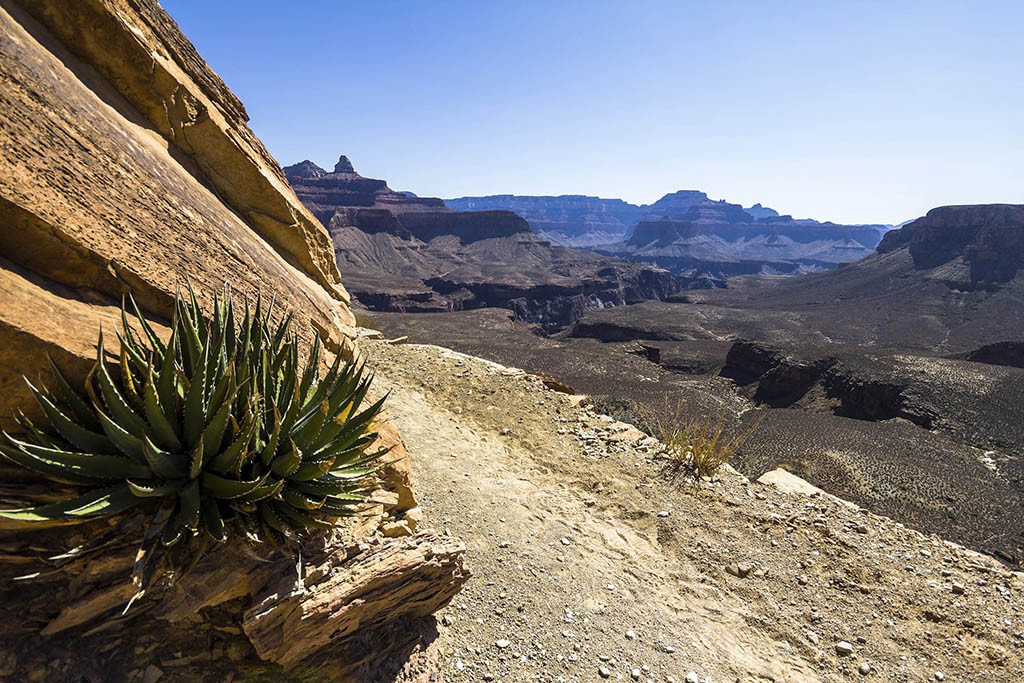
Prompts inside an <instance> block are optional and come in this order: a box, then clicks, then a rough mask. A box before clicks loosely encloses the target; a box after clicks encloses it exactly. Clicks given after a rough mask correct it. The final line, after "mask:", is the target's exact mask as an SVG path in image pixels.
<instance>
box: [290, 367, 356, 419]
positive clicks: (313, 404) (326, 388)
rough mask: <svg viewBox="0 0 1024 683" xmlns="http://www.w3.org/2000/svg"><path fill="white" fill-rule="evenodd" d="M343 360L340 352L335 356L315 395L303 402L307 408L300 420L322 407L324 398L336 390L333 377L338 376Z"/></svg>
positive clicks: (314, 392)
mask: <svg viewBox="0 0 1024 683" xmlns="http://www.w3.org/2000/svg"><path fill="white" fill-rule="evenodd" d="M342 360H344V359H343V357H342V355H341V354H340V353H339V354H337V355H336V356H335V357H334V362H333V363H332V364H331V367H330V369H329V370H328V371H327V374H326V375H325V376H324V378H323V380H322V381H321V382H320V384H318V385H317V387H316V389H315V390H314V391H313V395H312V396H310V397H309V398H308V400H306V401H304V402H303V406H307V408H306V410H305V411H304V412H303V414H302V415H301V416H300V417H299V418H298V422H301V421H303V420H304V419H306V416H307V413H309V412H311V411H313V410H317V409H318V408H319V407H320V404H321V403H323V400H324V399H325V398H327V397H328V396H329V395H330V394H331V393H332V392H333V391H334V389H335V388H336V385H335V383H334V382H335V379H333V378H336V377H337V373H338V368H340V367H341V363H342ZM298 422H297V423H298ZM297 423H296V424H297Z"/></svg>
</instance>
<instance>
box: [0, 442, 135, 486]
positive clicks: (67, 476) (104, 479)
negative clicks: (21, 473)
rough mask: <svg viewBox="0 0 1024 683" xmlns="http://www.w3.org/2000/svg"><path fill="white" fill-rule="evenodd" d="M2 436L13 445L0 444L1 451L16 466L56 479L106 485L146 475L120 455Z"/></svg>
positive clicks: (72, 482)
mask: <svg viewBox="0 0 1024 683" xmlns="http://www.w3.org/2000/svg"><path fill="white" fill-rule="evenodd" d="M3 435H4V437H6V439H7V440H8V441H9V442H10V443H11V445H12V446H13V448H12V447H10V446H5V445H3V444H0V452H2V453H3V454H4V455H5V456H7V457H8V458H9V459H10V460H13V461H14V462H16V463H18V464H19V465H22V466H23V467H27V468H29V469H30V470H35V471H36V472H39V473H41V474H45V475H46V476H48V477H50V478H51V479H56V480H57V481H63V482H68V483H70V484H109V483H112V482H115V481H122V480H124V479H125V478H127V477H138V476H143V477H144V476H147V475H148V471H147V470H146V468H145V466H143V465H141V464H140V463H137V462H134V461H132V460H129V459H128V458H123V457H121V456H117V455H99V454H94V453H75V452H71V451H62V450H58V449H54V448H47V447H45V446H38V445H36V444H30V443H27V442H25V441H19V440H18V439H15V438H14V437H13V436H11V435H10V434H7V433H6V432H4V433H3Z"/></svg>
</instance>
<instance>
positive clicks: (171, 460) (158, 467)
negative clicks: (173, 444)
mask: <svg viewBox="0 0 1024 683" xmlns="http://www.w3.org/2000/svg"><path fill="white" fill-rule="evenodd" d="M142 455H143V456H144V457H145V458H146V462H147V463H149V469H150V470H151V471H152V473H153V474H155V475H156V476H157V477H158V478H160V479H184V478H185V475H186V474H188V462H187V459H186V456H185V455H184V454H183V453H169V452H167V451H162V450H160V449H159V448H157V446H156V444H154V443H153V442H152V441H150V439H149V437H148V436H146V437H143V438H142Z"/></svg>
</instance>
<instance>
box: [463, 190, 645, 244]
mask: <svg viewBox="0 0 1024 683" xmlns="http://www.w3.org/2000/svg"><path fill="white" fill-rule="evenodd" d="M445 205H446V206H448V208H450V209H453V210H455V211H495V210H500V211H513V212H515V213H516V215H519V216H522V217H523V218H524V219H525V220H526V221H527V222H528V223H529V224H530V228H532V229H533V231H534V232H535V233H537V236H538V237H540V238H541V239H545V240H550V241H551V242H553V243H555V244H559V245H561V246H566V247H584V248H589V247H593V246H595V245H598V244H610V243H612V242H619V241H622V240H623V239H625V238H626V236H627V234H628V233H629V231H630V229H631V228H632V226H633V224H634V223H636V221H637V219H639V218H640V216H642V215H643V213H644V210H643V207H640V206H637V205H636V204H630V203H628V202H624V201H622V200H621V199H601V198H600V197H587V196H584V195H561V196H559V197H524V196H516V195H510V194H507V195H494V196H490V197H460V198H458V199H446V200H445Z"/></svg>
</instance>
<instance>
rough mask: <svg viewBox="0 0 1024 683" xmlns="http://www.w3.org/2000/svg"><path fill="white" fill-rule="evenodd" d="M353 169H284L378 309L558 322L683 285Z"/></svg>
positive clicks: (351, 283) (552, 325) (358, 292)
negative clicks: (479, 311)
mask: <svg viewBox="0 0 1024 683" xmlns="http://www.w3.org/2000/svg"><path fill="white" fill-rule="evenodd" d="M351 169H352V165H351V163H350V162H349V161H348V159H347V158H346V157H341V161H339V163H338V165H337V166H336V167H335V171H334V172H333V173H327V172H326V171H324V170H323V169H321V168H319V167H317V166H316V165H315V164H313V163H312V162H309V161H304V162H302V163H300V164H296V165H294V166H289V167H287V168H286V169H285V172H286V174H287V175H288V178H289V180H290V181H291V183H292V186H293V187H294V188H295V191H296V193H297V194H298V196H299V198H300V199H301V200H302V201H303V202H304V203H305V204H306V206H308V207H309V209H310V210H311V211H312V212H313V213H314V214H315V215H316V216H317V217H318V218H319V219H320V220H321V221H322V222H323V223H324V224H325V225H327V227H328V230H329V231H330V233H331V236H332V237H333V239H334V244H335V251H336V254H337V259H338V264H339V267H340V268H341V269H342V271H343V273H344V276H345V282H346V284H347V285H348V287H350V288H351V289H352V291H353V293H354V294H355V296H356V298H357V299H358V300H359V302H360V303H362V304H363V305H365V306H367V307H368V308H370V309H372V310H380V311H423V312H426V311H434V312H436V311H450V310H463V309H471V308H481V307H501V308H511V309H512V310H513V311H514V312H515V314H516V316H517V317H518V318H519V319H520V320H524V321H528V322H535V323H539V324H541V325H543V326H544V327H545V328H547V329H557V328H561V327H564V326H566V325H570V324H572V323H573V322H575V321H576V320H577V319H578V318H579V317H580V315H582V314H583V312H585V311H587V310H592V309H595V308H604V307H607V306H618V305H622V304H627V303H633V302H635V301H641V300H644V299H663V298H666V297H668V296H671V295H673V294H675V293H676V292H677V291H678V289H679V286H678V284H677V282H676V281H675V279H674V278H673V277H672V276H671V275H670V274H669V273H668V272H667V271H664V270H661V269H658V268H652V267H649V266H643V265H640V264H637V263H631V262H628V261H623V260H620V259H615V258H609V257H607V256H600V255H597V254H594V253H590V252H584V251H577V250H573V249H566V248H563V247H557V246H552V245H551V244H550V243H549V242H547V241H545V240H542V239H540V238H539V237H537V236H536V235H534V234H533V233H532V232H531V230H530V226H529V225H528V224H527V222H526V221H525V220H523V219H522V218H520V217H519V216H517V215H516V214H514V213H512V212H511V211H491V210H488V211H466V212H458V211H452V210H450V209H449V208H447V207H446V206H445V205H444V203H443V202H442V201H441V200H440V199H433V198H423V197H416V196H411V195H410V194H409V193H400V192H395V191H394V190H392V189H390V188H389V187H388V186H387V183H386V182H385V181H383V180H374V179H370V178H364V177H362V176H361V175H359V174H358V173H356V172H355V171H353V170H351Z"/></svg>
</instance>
